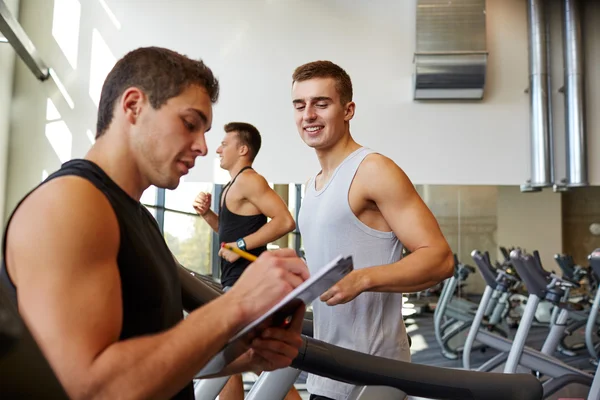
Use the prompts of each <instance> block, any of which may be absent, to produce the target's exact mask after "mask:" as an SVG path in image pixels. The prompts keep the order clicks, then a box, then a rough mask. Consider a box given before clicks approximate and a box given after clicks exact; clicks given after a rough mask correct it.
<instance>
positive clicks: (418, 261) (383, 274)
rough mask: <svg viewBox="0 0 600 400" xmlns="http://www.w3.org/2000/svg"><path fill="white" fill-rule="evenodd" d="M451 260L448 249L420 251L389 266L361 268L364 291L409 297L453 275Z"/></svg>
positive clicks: (451, 256) (452, 262)
mask: <svg viewBox="0 0 600 400" xmlns="http://www.w3.org/2000/svg"><path fill="white" fill-rule="evenodd" d="M453 269H454V258H453V255H452V252H451V251H450V250H449V249H447V248H445V249H444V248H440V249H438V248H429V247H424V248H420V249H418V250H416V251H414V252H413V253H411V254H410V255H408V256H406V257H404V258H403V259H402V260H400V261H398V262H396V263H393V264H388V265H380V266H375V267H370V268H364V269H361V270H358V271H360V272H359V273H361V274H362V281H363V286H364V290H363V291H370V292H397V293H410V292H418V291H421V290H425V289H428V288H430V287H432V286H433V285H436V284H437V283H439V282H440V281H442V280H444V279H446V278H448V277H449V276H451V275H452V272H453Z"/></svg>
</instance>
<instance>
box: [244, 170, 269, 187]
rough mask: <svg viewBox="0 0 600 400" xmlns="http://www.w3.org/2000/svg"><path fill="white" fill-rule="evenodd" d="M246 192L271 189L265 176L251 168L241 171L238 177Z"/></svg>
mask: <svg viewBox="0 0 600 400" xmlns="http://www.w3.org/2000/svg"><path fill="white" fill-rule="evenodd" d="M237 181H238V183H240V184H241V185H240V186H242V188H243V189H244V192H255V191H267V190H271V188H270V186H269V183H268V182H267V180H266V179H265V177H264V176H262V175H261V174H259V173H258V172H256V171H255V170H253V169H249V170H246V171H244V172H243V173H241V174H240V175H239V176H238V178H237Z"/></svg>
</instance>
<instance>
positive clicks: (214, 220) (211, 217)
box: [202, 210, 219, 232]
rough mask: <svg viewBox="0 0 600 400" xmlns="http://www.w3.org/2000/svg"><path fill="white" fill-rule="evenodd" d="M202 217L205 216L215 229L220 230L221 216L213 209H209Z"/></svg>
mask: <svg viewBox="0 0 600 400" xmlns="http://www.w3.org/2000/svg"><path fill="white" fill-rule="evenodd" d="M202 218H204V220H205V221H206V223H207V224H208V225H209V226H210V227H211V228H212V230H213V231H215V232H219V216H218V215H217V214H216V213H215V212H214V211H213V210H208V211H207V212H206V213H205V214H204V215H202Z"/></svg>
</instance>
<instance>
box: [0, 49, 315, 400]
mask: <svg viewBox="0 0 600 400" xmlns="http://www.w3.org/2000/svg"><path fill="white" fill-rule="evenodd" d="M218 92H219V85H218V82H217V80H216V79H215V78H214V76H213V74H212V71H211V70H210V69H209V68H208V67H206V66H205V65H204V64H203V63H202V62H201V61H195V60H191V59H189V58H187V57H185V56H183V55H180V54H178V53H175V52H173V51H170V50H167V49H161V48H141V49H137V50H134V51H132V52H130V53H128V54H127V55H125V56H124V57H123V58H122V59H121V60H119V61H118V62H117V63H116V65H115V66H114V68H113V69H112V71H111V72H110V73H109V74H108V76H107V78H106V81H105V83H104V86H103V89H102V94H101V100H100V105H99V109H98V122H97V129H96V142H95V144H94V145H93V146H92V148H91V149H90V151H89V152H88V153H87V155H86V157H85V159H77V160H71V161H69V162H67V163H65V164H64V165H63V166H62V167H61V169H60V170H58V171H56V172H55V173H53V174H51V175H50V176H49V177H48V178H47V179H46V180H45V181H44V182H43V183H42V184H40V185H39V186H38V187H36V188H34V189H33V190H32V191H31V192H30V193H29V194H27V195H26V196H25V197H24V198H23V200H22V201H21V202H20V203H19V204H18V205H17V207H16V209H15V210H14V211H13V214H12V215H11V216H10V219H9V222H8V224H7V228H6V231H5V233H4V237H3V246H2V250H3V253H2V269H1V270H0V277H1V279H0V284H2V285H4V286H6V287H7V288H8V289H9V290H10V291H11V293H12V295H13V299H14V301H15V302H16V304H17V306H18V308H19V312H20V314H21V315H22V317H23V320H24V321H25V322H26V323H27V325H28V327H29V329H30V330H31V332H32V334H33V337H34V338H35V339H36V341H37V342H38V344H39V346H40V348H41V349H42V352H43V353H44V355H45V356H46V357H47V359H48V361H49V363H50V365H51V366H52V368H53V370H54V372H55V373H56V375H57V377H58V379H59V381H60V382H61V384H62V385H63V386H64V388H65V390H66V392H67V394H68V395H69V397H70V398H73V399H79V398H86V399H89V398H96V397H102V398H117V397H118V398H177V399H189V400H192V399H193V398H194V393H193V387H192V378H193V376H194V375H195V374H196V373H197V372H198V371H199V370H200V369H201V368H202V367H203V366H204V365H205V364H206V362H207V361H208V360H210V358H211V357H212V356H213V355H214V354H216V352H217V351H218V350H219V349H220V348H222V347H223V346H224V345H225V343H227V342H228V341H229V339H230V338H231V337H233V335H235V333H236V332H238V331H239V330H240V329H241V328H242V327H243V326H245V325H247V324H248V323H249V322H250V321H252V320H254V319H256V318H257V317H258V316H259V315H261V314H263V313H264V312H265V311H267V310H269V309H270V308H271V307H272V306H273V305H275V304H276V303H277V302H278V301H279V300H281V299H282V298H283V297H284V296H285V295H286V294H287V293H289V289H288V288H289V287H296V286H298V285H299V284H300V283H302V282H303V281H304V280H305V279H306V278H307V277H308V271H307V269H306V267H305V265H304V263H303V261H302V260H300V259H299V258H298V257H296V255H295V254H294V252H293V251H291V250H288V251H286V250H282V251H279V252H268V253H265V254H263V255H262V256H261V257H260V258H259V259H258V260H257V261H256V262H254V263H253V264H252V265H250V266H249V267H248V270H249V273H248V274H244V275H243V276H241V277H240V279H239V281H238V283H237V284H236V287H235V288H232V289H231V290H230V291H229V292H228V293H226V294H224V295H223V296H220V297H219V298H217V299H216V300H214V301H212V302H210V303H209V304H207V305H206V306H204V307H201V308H199V309H197V310H195V311H193V312H191V313H190V314H189V315H188V317H187V318H186V319H185V320H183V312H182V299H181V296H182V292H181V290H182V289H181V284H180V281H179V277H178V269H177V268H178V266H177V263H176V261H175V259H174V258H173V256H172V254H171V252H170V251H169V248H168V247H167V245H166V243H165V240H164V238H163V236H162V234H161V232H160V231H159V229H158V225H157V224H156V221H155V220H154V219H153V217H152V216H151V214H150V213H149V212H148V211H147V210H146V209H145V208H144V206H143V205H142V204H141V203H140V201H139V200H140V197H141V195H142V193H143V192H144V190H145V189H146V188H148V187H149V186H150V185H155V186H157V187H160V188H168V189H174V188H176V187H177V186H178V184H179V181H180V179H181V177H182V176H183V175H185V174H187V172H188V170H189V169H190V168H192V167H193V166H194V162H195V159H196V157H198V156H204V155H206V154H207V147H206V142H205V137H204V135H205V133H206V132H207V131H208V130H209V129H210V126H211V123H212V104H213V103H214V102H216V101H217V98H218ZM281 272H283V273H281ZM302 317H303V311H302V310H299V311H298V313H297V314H296V316H295V318H296V321H295V322H294V329H292V330H282V329H275V328H269V329H267V331H270V332H266V331H265V332H264V333H263V335H261V337H260V338H259V339H257V340H255V341H254V342H252V343H251V348H250V349H249V351H248V352H246V353H245V354H244V355H243V356H241V357H240V358H239V359H238V360H236V361H234V362H233V363H232V364H231V365H229V366H228V367H227V368H226V371H224V372H223V373H222V374H223V375H225V376H226V375H231V374H238V373H241V372H243V371H249V370H256V369H261V370H265V369H267V370H273V369H277V368H281V367H284V366H287V365H289V363H291V360H292V359H293V358H294V357H295V356H296V355H297V352H298V348H299V346H300V345H301V339H300V330H301V324H302ZM267 336H268V337H269V338H267Z"/></svg>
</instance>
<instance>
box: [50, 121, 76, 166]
mask: <svg viewBox="0 0 600 400" xmlns="http://www.w3.org/2000/svg"><path fill="white" fill-rule="evenodd" d="M46 138H47V139H48V142H50V145H51V146H52V148H53V149H54V152H55V153H56V155H57V156H58V159H59V160H60V162H61V163H64V162H67V161H69V160H70V159H71V147H72V145H73V135H72V134H71V131H70V130H69V127H68V126H67V124H66V123H65V122H64V121H56V122H50V123H48V124H46Z"/></svg>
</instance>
